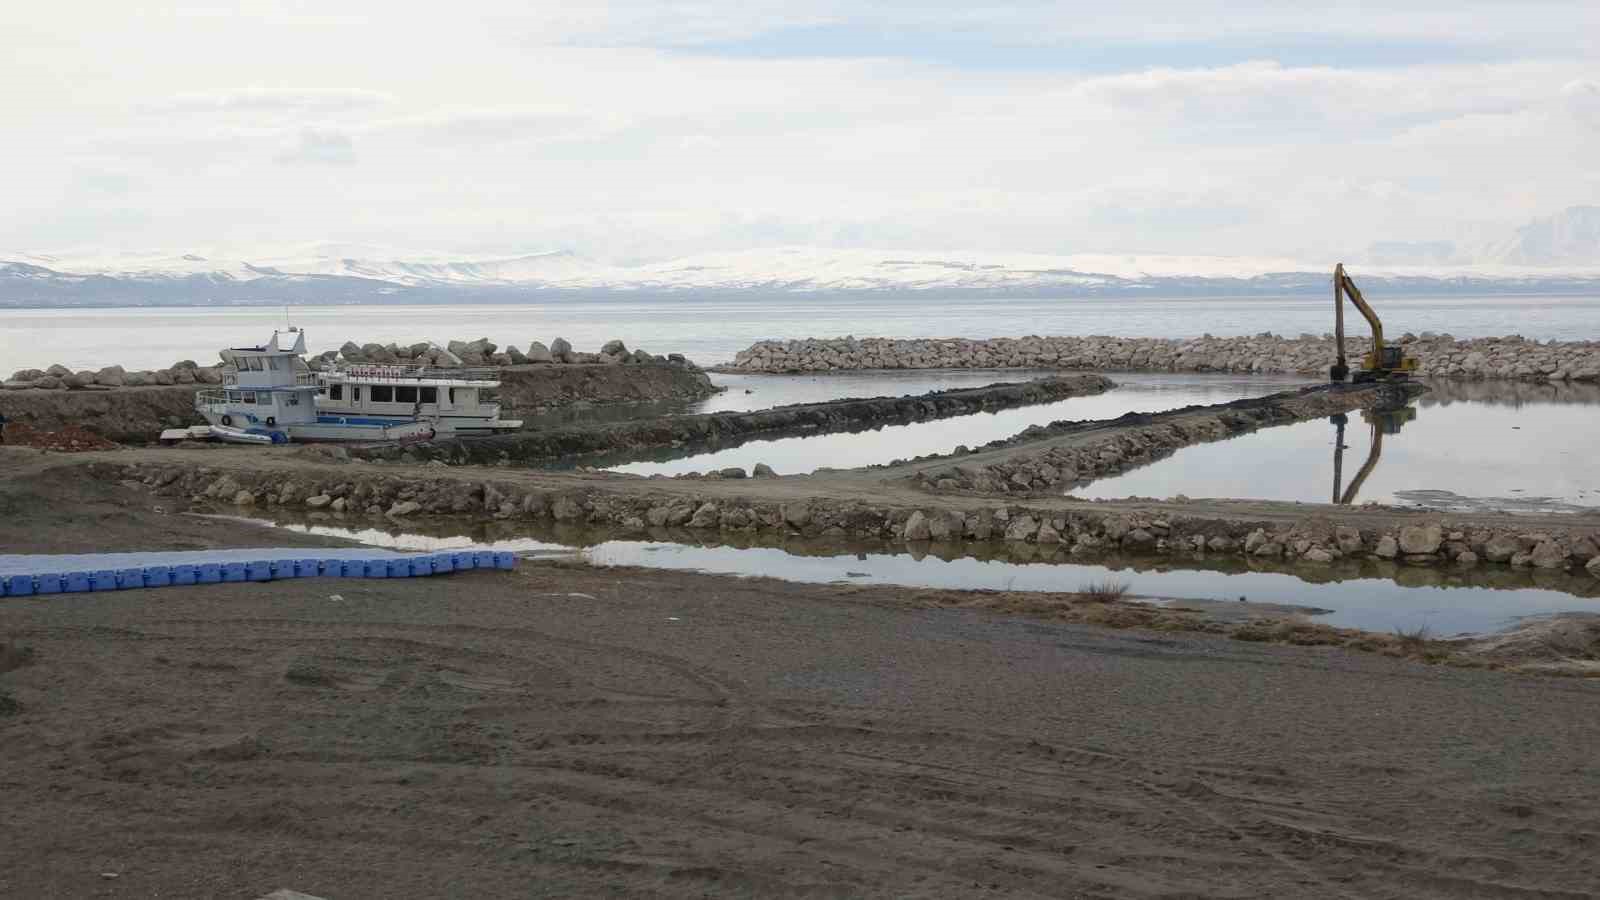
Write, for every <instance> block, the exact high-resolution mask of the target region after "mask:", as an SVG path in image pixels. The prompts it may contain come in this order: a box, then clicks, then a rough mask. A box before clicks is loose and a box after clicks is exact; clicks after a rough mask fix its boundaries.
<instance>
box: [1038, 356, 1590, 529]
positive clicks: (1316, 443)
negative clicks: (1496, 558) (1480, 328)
mask: <svg viewBox="0 0 1600 900" xmlns="http://www.w3.org/2000/svg"><path fill="white" fill-rule="evenodd" d="M1528 387H1530V388H1538V387H1540V386H1537V385H1530V386H1528ZM1463 393H1464V392H1462V391H1459V390H1456V391H1453V392H1444V391H1441V392H1440V394H1439V395H1424V397H1423V400H1422V402H1419V403H1418V404H1417V405H1415V406H1412V407H1408V408H1407V409H1404V410H1397V411H1393V412H1382V413H1378V412H1359V413H1351V414H1349V415H1348V416H1334V417H1333V418H1332V419H1318V420H1314V421H1308V422H1299V423H1296V424H1293V425H1282V426H1278V427H1274V428H1265V429H1262V430H1260V431H1256V432H1251V433H1249V434H1245V435H1241V436H1239V437H1236V438H1233V439H1231V440H1227V441H1220V442H1217V443H1211V444H1199V445H1196V446H1192V447H1185V448H1184V449H1182V450H1179V451H1178V452H1176V453H1174V454H1173V455H1172V456H1171V457H1169V458H1168V459H1165V460H1162V461H1160V462H1158V463H1155V464H1154V465H1150V466H1145V467H1144V468H1141V469H1135V470H1133V471H1130V472H1126V473H1123V474H1121V475H1117V476H1114V477H1111V478H1103V479H1100V480H1098V481H1095V482H1093V483H1091V484H1088V485H1085V486H1078V487H1074V488H1072V489H1071V490H1069V491H1068V493H1069V494H1071V495H1073V496H1077V497H1083V498H1085V499H1107V498H1121V497H1157V498H1167V497H1172V496H1175V495H1177V494H1185V495H1187V496H1189V497H1192V498H1237V499H1252V500H1288V501H1295V500H1298V501H1302V502H1311V503H1346V504H1348V503H1368V502H1371V503H1382V504H1390V505H1396V506H1412V507H1426V508H1430V509H1439V510H1449V511H1461V512H1466V511H1480V512H1481V511H1488V510H1496V511H1503V512H1513V513H1516V512H1521V513H1582V514H1591V515H1600V467H1596V466H1595V465H1594V463H1593V460H1594V448H1595V446H1596V444H1597V443H1600V416H1597V415H1595V412H1594V411H1593V410H1587V411H1586V410H1585V409H1584V407H1585V406H1591V405H1595V404H1596V403H1597V400H1600V398H1592V397H1591V396H1590V395H1588V394H1586V393H1581V392H1567V393H1563V394H1561V395H1559V396H1558V395H1556V394H1554V393H1550V394H1544V393H1542V392H1539V391H1536V390H1530V391H1527V392H1525V393H1523V392H1501V393H1500V394H1499V396H1498V397H1496V396H1494V395H1490V394H1488V392H1486V391H1482V390H1480V391H1478V392H1476V394H1477V396H1476V398H1471V397H1468V396H1461V394H1463ZM1441 395H1442V396H1441ZM1341 420H1342V421H1341ZM1341 438H1342V440H1341Z"/></svg>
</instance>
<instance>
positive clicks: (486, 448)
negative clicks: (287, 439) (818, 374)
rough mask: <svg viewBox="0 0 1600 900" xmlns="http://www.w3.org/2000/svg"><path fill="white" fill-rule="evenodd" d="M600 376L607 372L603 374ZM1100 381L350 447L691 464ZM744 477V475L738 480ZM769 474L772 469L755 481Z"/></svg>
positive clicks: (1086, 388) (473, 456) (500, 458)
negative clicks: (648, 455) (758, 446)
mask: <svg viewBox="0 0 1600 900" xmlns="http://www.w3.org/2000/svg"><path fill="white" fill-rule="evenodd" d="M602 371H604V370H602ZM1115 386H1116V384H1115V383H1114V382H1112V381H1111V379H1109V378H1106V377H1105V376H1103V375H1091V374H1076V375H1069V376H1065V377H1060V378H1041V379H1038V380H1036V381H1029V382H1024V383H1021V384H992V385H989V386H988V387H981V388H960V389H956V390H946V391H933V392H931V393H926V394H920V395H917V396H907V397H876V398H870V399H864V400H855V399H847V400H831V401H828V402H825V403H803V404H794V405H790V406H778V407H774V408H772V409H762V410H751V411H744V412H718V413H701V414H698V415H683V416H667V417H657V418H650V419H643V420H639V421H632V422H619V423H615V424H608V425H570V426H565V427H558V428H537V429H531V430H528V431H521V432H517V433H515V434H502V435H492V436H480V437H461V438H447V439H442V440H436V441H427V442H423V443H411V444H403V445H402V444H385V445H375V446H368V447H353V448H351V451H350V452H351V454H352V455H354V456H358V457H361V458H364V459H388V460H399V461H405V462H433V461H436V460H437V461H442V462H446V463H449V464H452V465H468V464H493V465H498V464H502V463H508V462H518V463H531V462H541V461H549V460H555V459H562V458H567V457H575V456H586V455H591V454H613V453H620V452H632V453H638V452H640V451H644V450H664V451H668V452H667V454H666V455H667V456H669V457H677V456H691V455H694V454H696V453H703V452H705V450H706V448H707V447H708V446H715V447H717V448H719V449H726V448H728V447H736V446H739V445H740V444H743V443H745V442H746V441H751V440H774V439H777V438H780V437H791V436H798V435H805V436H811V435H818V434H831V433H835V432H840V431H851V430H862V429H868V428H881V427H883V426H884V425H890V424H903V423H907V422H922V421H927V420H931V419H942V418H949V417H951V416H962V415H970V414H972V413H977V412H993V411H995V410H1001V409H1011V408H1014V407H1018V406H1029V405H1032V404H1037V403H1052V402H1055V401H1057V400H1064V399H1066V398H1069V397H1082V396H1087V395H1090V394H1099V393H1102V392H1104V391H1108V390H1110V389H1111V388H1113V387H1115ZM743 474H744V473H743V471H742V470H741V471H740V476H742V475H743ZM769 474H773V473H772V470H771V469H767V470H766V472H764V473H763V472H757V473H756V475H757V477H765V476H766V475H769Z"/></svg>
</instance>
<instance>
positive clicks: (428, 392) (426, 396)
mask: <svg viewBox="0 0 1600 900" xmlns="http://www.w3.org/2000/svg"><path fill="white" fill-rule="evenodd" d="M422 402H423V403H438V402H439V389H438V388H434V387H425V388H423V389H422Z"/></svg>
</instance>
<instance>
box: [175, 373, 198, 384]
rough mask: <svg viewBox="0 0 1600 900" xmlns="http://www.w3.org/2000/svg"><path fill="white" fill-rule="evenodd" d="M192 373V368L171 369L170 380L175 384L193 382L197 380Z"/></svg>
mask: <svg viewBox="0 0 1600 900" xmlns="http://www.w3.org/2000/svg"><path fill="white" fill-rule="evenodd" d="M194 373H195V370H194V369H173V370H172V380H173V382H174V383H176V384H194V383H195V382H196V381H197V380H198V379H196V378H195V376H194Z"/></svg>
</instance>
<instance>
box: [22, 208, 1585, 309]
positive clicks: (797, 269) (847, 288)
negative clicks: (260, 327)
mask: <svg viewBox="0 0 1600 900" xmlns="http://www.w3.org/2000/svg"><path fill="white" fill-rule="evenodd" d="M1472 258H1473V261H1472V262H1470V263H1469V262H1464V261H1463V260H1462V259H1461V258H1460V255H1459V254H1458V252H1457V251H1456V249H1455V247H1454V245H1453V244H1451V243H1449V242H1443V241H1427V242H1419V243H1383V244H1374V245H1373V246H1372V247H1371V248H1370V249H1369V251H1368V253H1367V260H1366V262H1365V263H1364V264H1360V265H1356V263H1357V261H1355V260H1352V261H1351V262H1352V264H1353V268H1352V273H1353V274H1354V275H1355V276H1356V278H1357V280H1358V282H1359V283H1362V284H1364V285H1365V284H1370V285H1372V286H1373V287H1374V288H1376V289H1379V290H1382V291H1384V292H1388V293H1410V294H1418V293H1456V294H1463V293H1569V292H1570V293H1580V292H1591V293H1592V292H1597V291H1600V207H1593V206H1579V207H1572V208H1571V209H1568V210H1566V211H1564V212H1562V213H1561V214H1559V215H1557V216H1552V217H1550V218H1548V219H1541V220H1537V221H1535V222H1532V223H1530V224H1528V225H1526V226H1524V227H1522V228H1520V229H1518V230H1517V231H1516V233H1515V234H1513V235H1511V236H1509V237H1507V238H1506V239H1505V240H1503V241H1501V242H1498V243H1496V244H1494V245H1492V246H1490V247H1486V248H1483V249H1482V250H1481V251H1480V252H1477V253H1474V254H1472ZM1332 268H1333V261H1332V260H1327V261H1312V262H1308V261H1303V260H1289V259H1259V258H1244V257H1214V256H1148V255H1129V256H1124V255H1115V254H1075V255H1068V256H1046V255H1035V254H1004V253H971V254H960V253H948V252H945V253H907V252H904V251H874V250H854V249H852V250H835V249H822V248H811V247H784V248H776V249H767V250H747V251H738V252H731V253H712V254H702V255H698V256H691V257H686V258H683V259H678V260H673V261H670V262H662V263H651V264H645V265H637V266H620V265H610V264H606V263H601V262H597V261H594V260H589V259H585V258H582V257H580V256H577V255H574V254H572V253H568V252H564V251H557V252H549V253H534V254H527V255H520V256H510V257H494V258H467V259H460V258H428V257H422V256H416V255H410V254H403V253H395V252H392V251H384V250H381V249H378V248H372V247H358V246H349V245H320V246H316V247H311V248H308V249H307V250H305V251H303V252H300V253H293V254H287V255H279V256H274V255H270V254H269V255H264V256H261V257H258V258H253V259H240V258H233V257H217V256H202V255H197V254H192V253H186V254H179V255H146V256H132V255H117V256H105V257H85V256H59V255H46V254H26V253H13V254H5V253H0V307H57V306H125V305H132V306H189V305H207V306H209V305H256V304H282V303H312V302H315V303H329V304H338V303H361V302H377V301H386V302H429V303H438V302H452V301H479V302H496V301H509V300H516V299H523V300H526V299H533V298H536V297H550V296H569V295H570V296H584V297H644V296H651V297H653V296H695V297H733V296H755V295H761V294H786V295H793V294H803V295H829V296H839V295H846V296H848V295H876V296H882V295H886V294H913V295H918V296H929V297H932V296H961V297H974V298H982V297H1008V296H1010V297H1051V296H1082V295H1102V296H1104V295H1111V296H1194V295H1210V296H1254V295H1278V296H1282V295H1285V294H1290V295H1292V294H1315V293H1325V292H1326V291H1327V290H1328V277H1329V273H1330V272H1331V271H1332Z"/></svg>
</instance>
